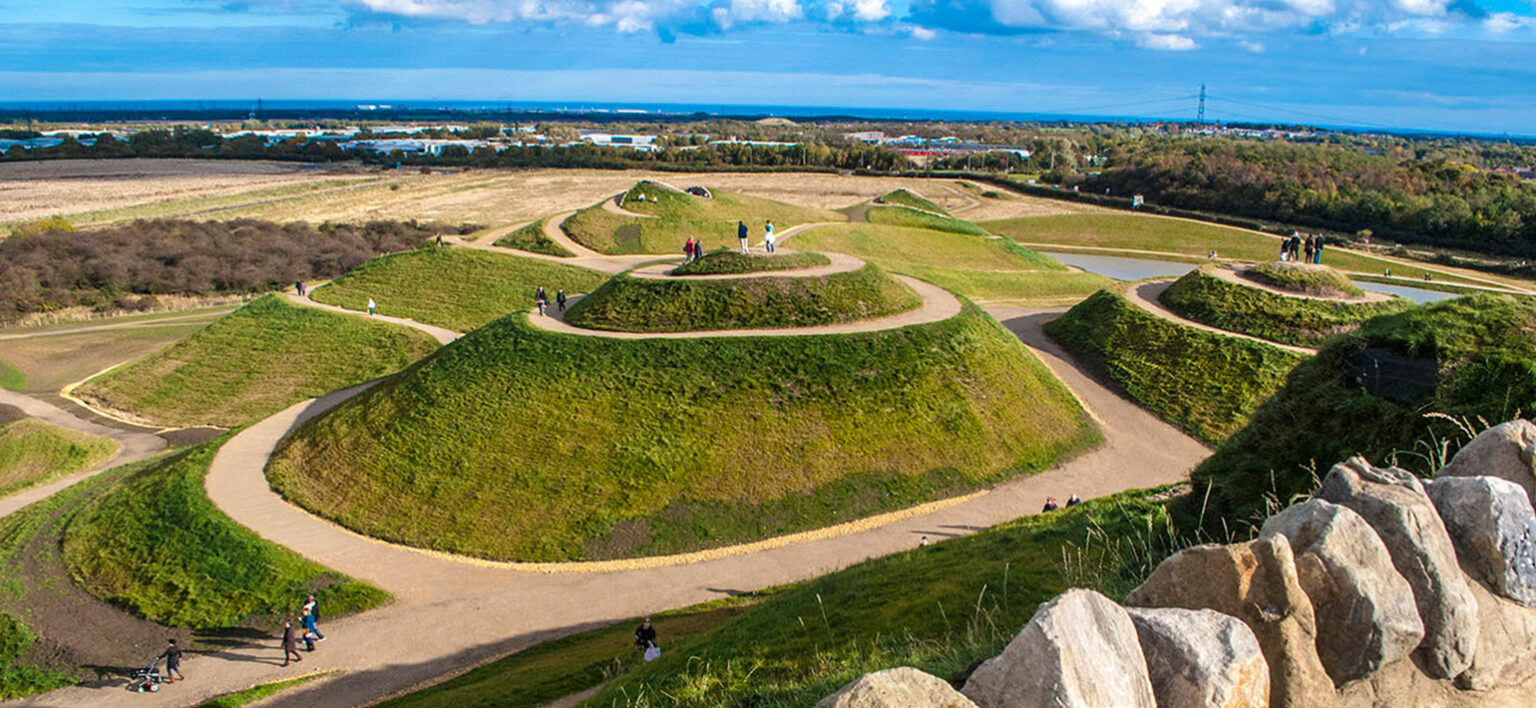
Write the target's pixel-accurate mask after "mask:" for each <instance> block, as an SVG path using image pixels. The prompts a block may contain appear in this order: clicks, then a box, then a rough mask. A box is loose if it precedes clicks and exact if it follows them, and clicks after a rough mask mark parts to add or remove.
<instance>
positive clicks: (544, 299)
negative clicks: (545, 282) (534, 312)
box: [533, 285, 549, 317]
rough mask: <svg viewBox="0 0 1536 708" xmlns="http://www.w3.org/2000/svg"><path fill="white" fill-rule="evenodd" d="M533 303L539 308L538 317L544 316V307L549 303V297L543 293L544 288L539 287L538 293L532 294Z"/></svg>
mask: <svg viewBox="0 0 1536 708" xmlns="http://www.w3.org/2000/svg"><path fill="white" fill-rule="evenodd" d="M533 302H534V303H535V304H537V305H538V306H539V316H540V317H543V316H544V305H545V304H547V303H548V302H549V296H548V295H546V294H545V293H544V286H542V285H540V286H539V291H538V292H536V293H534V294H533Z"/></svg>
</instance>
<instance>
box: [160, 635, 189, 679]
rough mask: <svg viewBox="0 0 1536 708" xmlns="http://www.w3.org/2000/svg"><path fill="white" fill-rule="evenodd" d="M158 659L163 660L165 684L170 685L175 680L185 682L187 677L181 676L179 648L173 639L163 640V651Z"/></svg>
mask: <svg viewBox="0 0 1536 708" xmlns="http://www.w3.org/2000/svg"><path fill="white" fill-rule="evenodd" d="M159 659H165V682H166V683H172V682H174V681H176V680H177V679H181V680H182V681H185V680H187V677H185V676H182V675H181V647H179V646H177V645H176V638H175V637H171V638H170V639H167V640H165V651H163V652H160V657H159ZM159 659H156V661H158V660H159Z"/></svg>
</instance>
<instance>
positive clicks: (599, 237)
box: [564, 182, 848, 254]
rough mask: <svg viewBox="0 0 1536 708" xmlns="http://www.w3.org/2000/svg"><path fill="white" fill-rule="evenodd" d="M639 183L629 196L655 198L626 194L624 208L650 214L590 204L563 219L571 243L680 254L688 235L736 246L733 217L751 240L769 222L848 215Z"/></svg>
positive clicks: (779, 225)
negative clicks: (704, 195)
mask: <svg viewBox="0 0 1536 708" xmlns="http://www.w3.org/2000/svg"><path fill="white" fill-rule="evenodd" d="M646 185H647V183H644V182H642V183H640V184H639V185H636V186H635V188H633V189H631V190H630V192H629V193H630V195H636V194H638V193H639V192H642V191H643V192H644V193H645V194H646V195H647V196H653V197H656V198H657V199H659V200H660V201H658V202H655V203H652V202H649V201H647V202H644V203H642V202H640V201H639V200H638V199H634V198H630V199H626V201H625V206H624V208H625V209H626V210H628V211H632V212H635V213H637V214H645V215H647V216H649V217H653V218H639V217H632V216H624V215H622V214H615V213H613V212H611V211H608V210H606V209H604V208H603V206H602V204H596V205H593V206H590V207H587V208H586V209H582V210H581V211H578V212H576V214H575V215H574V216H572V217H571V218H570V219H568V220H566V222H565V224H564V228H565V232H566V233H567V234H568V235H570V237H571V238H572V239H573V240H575V241H576V242H577V243H579V244H581V245H583V246H586V247H587V248H590V249H592V250H594V251H598V252H599V253H611V254H619V253H668V254H671V253H682V252H683V244H684V242H686V241H687V240H688V239H689V238H693V239H696V240H702V241H703V242H704V245H705V248H708V249H714V248H726V247H731V246H739V242H738V241H737V239H736V222H737V221H744V222H746V224H747V227H748V228H749V229H750V230H751V234H752V235H751V240H752V242H753V243H760V242H761V241H762V240H763V225H764V222H766V221H772V222H773V225H774V228H775V229H776V230H778V231H780V232H783V231H785V230H786V229H789V228H790V227H792V226H795V225H797V224H803V223H808V222H817V221H846V220H847V218H848V217H846V216H844V215H842V214H840V213H838V212H835V211H827V210H825V209H811V208H808V207H799V206H794V205H791V204H785V203H783V202H776V201H773V200H770V199H762V198H759V197H749V196H747V195H745V194H735V193H731V192H715V193H714V198H713V199H704V198H701V197H693V196H688V195H685V194H678V193H676V192H672V191H668V190H664V189H662V188H660V187H647V186H646Z"/></svg>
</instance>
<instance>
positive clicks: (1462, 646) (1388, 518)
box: [1319, 457, 1478, 678]
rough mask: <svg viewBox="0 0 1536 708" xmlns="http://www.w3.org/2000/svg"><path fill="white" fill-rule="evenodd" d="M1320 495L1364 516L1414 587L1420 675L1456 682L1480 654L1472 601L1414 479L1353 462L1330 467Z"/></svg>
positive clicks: (1361, 461)
mask: <svg viewBox="0 0 1536 708" xmlns="http://www.w3.org/2000/svg"><path fill="white" fill-rule="evenodd" d="M1319 496H1320V497H1322V498H1323V499H1326V500H1328V501H1331V502H1333V503H1335V504H1340V505H1343V506H1347V507H1349V508H1350V509H1353V510H1354V511H1355V512H1357V513H1359V514H1360V516H1362V517H1364V518H1365V520H1366V522H1367V523H1369V524H1370V525H1371V528H1373V529H1375V530H1376V535H1377V536H1379V537H1380V538H1381V540H1382V542H1383V543H1385V544H1386V547H1387V551H1388V552H1389V553H1391V555H1392V565H1393V566H1394V567H1396V568H1397V572H1398V573H1400V574H1402V576H1403V577H1404V578H1405V579H1407V581H1408V585H1409V586H1411V587H1412V588H1413V599H1414V604H1415V605H1416V606H1417V607H1418V610H1419V619H1420V620H1422V621H1423V623H1424V641H1423V642H1422V643H1420V644H1419V647H1418V649H1417V651H1416V652H1415V654H1416V655H1417V657H1418V659H1419V662H1420V664H1421V666H1422V667H1423V668H1424V670H1425V672H1426V673H1428V674H1429V675H1430V676H1431V677H1433V678H1454V677H1455V676H1456V675H1458V674H1460V673H1461V672H1463V671H1465V670H1466V669H1467V667H1469V666H1471V665H1472V656H1473V654H1474V653H1475V652H1476V650H1477V629H1478V625H1477V602H1476V600H1475V598H1473V596H1472V591H1471V589H1470V588H1468V587H1467V582H1466V579H1465V578H1463V577H1462V574H1461V568H1460V567H1459V566H1458V565H1457V561H1456V551H1455V549H1454V547H1453V546H1452V544H1451V538H1450V535H1449V534H1448V533H1447V532H1446V530H1445V526H1444V524H1442V523H1441V521H1440V514H1439V513H1438V512H1436V511H1435V505H1434V503H1433V502H1431V501H1430V499H1429V495H1428V494H1426V493H1425V492H1424V487H1423V485H1422V484H1420V482H1419V480H1418V479H1417V478H1415V477H1414V476H1413V475H1411V474H1409V473H1408V472H1405V471H1403V470H1400V469H1397V468H1385V469H1382V468H1376V467H1372V466H1371V464H1370V463H1369V462H1367V461H1366V460H1365V459H1363V458H1359V457H1356V458H1352V459H1350V460H1349V461H1348V462H1344V463H1341V464H1338V465H1334V467H1333V469H1332V470H1330V471H1329V472H1328V476H1327V477H1326V478H1324V479H1323V488H1322V490H1321V492H1320V493H1319Z"/></svg>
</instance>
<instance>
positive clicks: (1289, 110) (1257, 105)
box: [1212, 96, 1407, 130]
mask: <svg viewBox="0 0 1536 708" xmlns="http://www.w3.org/2000/svg"><path fill="white" fill-rule="evenodd" d="M1212 100H1218V101H1226V102H1228V103H1236V104H1238V105H1241V106H1251V107H1253V108H1262V109H1264V110H1266V111H1278V112H1280V113H1290V114H1293V115H1298V116H1305V117H1308V118H1315V119H1321V120H1326V121H1331V122H1334V123H1336V124H1340V125H1357V126H1360V127H1364V128H1380V129H1384V130H1407V128H1404V127H1402V126H1395V125H1385V124H1381V123H1371V122H1368V121H1362V120H1360V119H1358V118H1344V117H1341V116H1333V115H1327V114H1323V113H1313V112H1311V111H1298V110H1296V109H1293V108H1281V107H1279V106H1271V105H1266V104H1263V103H1255V102H1252V101H1242V100H1238V99H1235V98H1226V97H1222V96H1214V97H1212Z"/></svg>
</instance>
